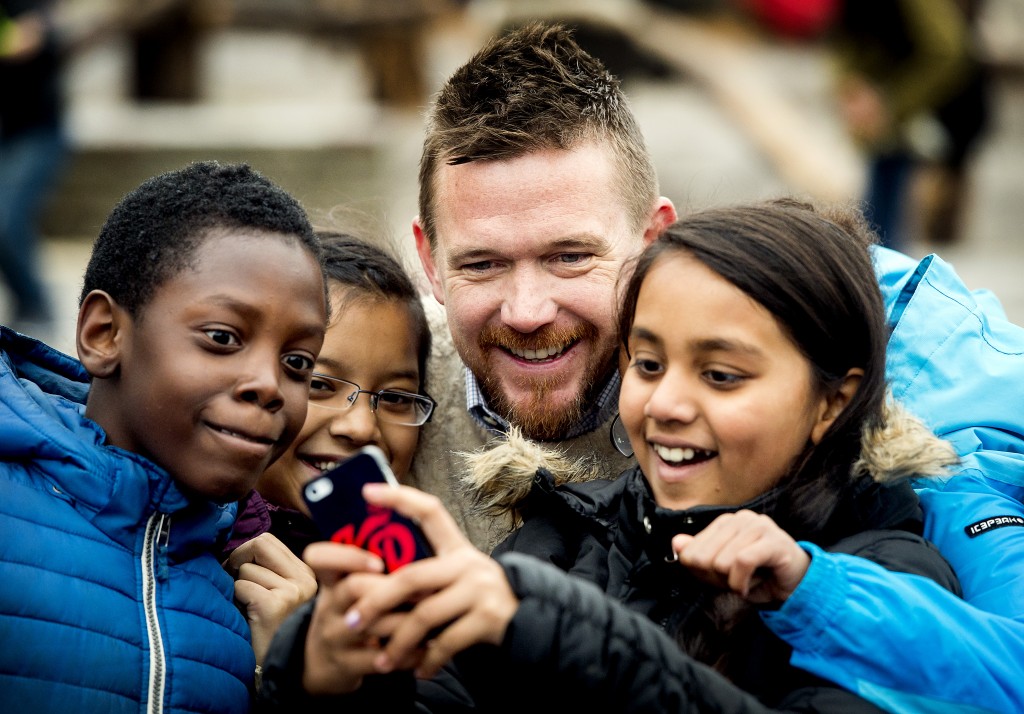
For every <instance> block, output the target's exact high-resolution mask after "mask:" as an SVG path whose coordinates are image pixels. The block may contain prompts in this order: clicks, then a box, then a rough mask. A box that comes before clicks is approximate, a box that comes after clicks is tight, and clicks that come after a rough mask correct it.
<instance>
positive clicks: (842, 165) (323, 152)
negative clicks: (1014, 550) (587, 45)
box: [0, 28, 1024, 354]
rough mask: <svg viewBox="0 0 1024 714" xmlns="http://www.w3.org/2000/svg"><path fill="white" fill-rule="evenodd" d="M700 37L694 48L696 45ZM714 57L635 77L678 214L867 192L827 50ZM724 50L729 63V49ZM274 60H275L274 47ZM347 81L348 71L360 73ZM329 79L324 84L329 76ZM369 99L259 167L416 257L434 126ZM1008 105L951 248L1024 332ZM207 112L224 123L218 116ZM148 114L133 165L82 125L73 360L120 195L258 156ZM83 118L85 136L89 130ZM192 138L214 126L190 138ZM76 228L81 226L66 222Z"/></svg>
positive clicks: (1019, 129)
mask: <svg viewBox="0 0 1024 714" xmlns="http://www.w3.org/2000/svg"><path fill="white" fill-rule="evenodd" d="M446 32H455V33H456V34H454V35H446V34H445V33H446ZM459 33H461V34H459ZM475 37H476V36H475V35H473V36H470V35H467V34H466V33H465V32H463V31H462V30H461V29H458V28H456V29H455V30H452V28H447V29H442V30H440V31H439V32H438V34H437V35H436V37H435V38H434V39H435V47H434V49H433V50H432V54H431V55H430V61H431V62H432V63H433V64H434V65H435V66H436V69H435V70H434V74H435V75H437V76H444V75H446V74H447V72H448V71H450V69H451V67H454V66H455V65H456V64H458V63H459V62H461V61H462V60H463V59H464V58H465V56H467V55H466V53H467V52H468V51H470V49H472V47H473V43H474V42H475ZM691 39H692V38H691ZM268 41H270V40H268ZM696 43H697V40H696V39H694V40H693V42H692V43H689V44H687V45H686V46H687V47H693V46H695V45H696ZM679 46H682V45H679ZM730 47H731V49H730ZM716 48H717V49H716ZM705 49H706V51H702V52H699V53H697V60H696V61H697V62H700V61H705V62H707V65H706V66H704V67H703V69H702V68H700V67H697V68H696V69H695V68H694V67H693V66H691V67H690V71H689V72H688V73H687V74H686V76H685V77H684V78H677V79H654V78H651V77H646V78H645V77H640V76H635V77H627V79H626V81H625V87H626V91H627V93H628V95H629V96H630V98H631V100H632V102H633V105H634V108H635V110H636V112H637V115H638V117H639V119H640V121H641V124H642V126H643V129H644V131H645V133H646V136H647V138H648V141H649V144H650V148H651V150H652V153H653V154H654V156H655V160H656V163H657V166H658V170H659V174H660V177H661V181H662V192H663V193H664V194H665V195H667V196H669V197H671V198H672V199H673V200H674V201H675V202H676V204H677V206H678V207H679V208H680V209H681V210H689V209H692V208H699V207H702V206H706V205H710V204H720V203H727V202H731V201H736V200H745V199H755V198H763V197H768V196H775V195H779V194H782V193H787V192H797V193H801V194H807V193H814V192H818V193H821V194H829V193H831V192H835V191H836V190H843V189H850V187H851V186H856V184H857V181H858V180H859V177H860V175H861V173H860V172H861V171H862V166H861V165H860V163H859V160H858V159H857V157H856V156H855V155H854V154H853V153H851V151H850V149H849V147H848V146H847V145H845V144H844V139H843V138H842V135H841V132H839V130H838V127H837V126H836V125H835V123H834V118H833V117H832V115H831V114H830V108H829V104H828V102H827V98H826V94H825V87H826V85H825V80H824V77H825V75H824V74H823V65H822V64H821V62H820V57H819V56H818V55H817V54H815V53H811V52H808V50H807V49H806V48H804V49H801V48H797V47H785V46H778V45H750V44H741V45H739V46H737V45H731V46H726V45H716V46H714V47H711V46H709V47H707V48H705ZM722 49H724V50H725V51H726V54H716V52H717V51H718V50H722ZM730 52H731V54H730ZM262 54H268V53H267V51H266V48H264V49H263V50H262ZM693 54H694V53H693V52H690V56H684V55H686V53H677V54H676V55H675V56H673V55H672V53H671V52H669V53H665V57H664V59H666V60H667V61H669V62H676V63H677V64H678V66H679V67H683V68H685V66H686V64H687V63H689V62H693V61H694V57H693ZM269 55H270V56H273V52H271V53H269ZM701 57H703V58H704V60H701V59H700V58H701ZM341 61H342V62H347V61H350V60H349V59H345V58H342V60H341ZM730 63H732V64H730ZM609 64H611V63H609ZM727 65H728V66H729V67H730V69H729V70H728V71H726V66H727ZM346 72H348V74H349V75H351V68H349V69H346ZM701 72H705V74H703V75H702V74H701ZM707 73H710V74H707ZM317 80H318V81H320V82H323V76H318V77H317ZM359 92H360V90H359V89H358V88H356V89H352V90H350V97H349V99H350V101H351V107H350V108H348V109H345V107H341V109H340V111H338V110H339V107H338V106H334V105H332V110H335V111H338V114H337V115H332V120H331V122H326V123H325V122H322V121H318V122H311V123H309V124H305V125H302V126H308V127H314V128H319V129H322V128H323V127H324V126H326V125H327V124H329V125H330V126H331V127H332V131H335V132H336V133H339V134H344V136H342V137H339V136H333V137H331V139H330V141H329V142H327V143H329V147H328V148H326V149H318V148H317V147H316V146H312V147H310V146H306V145H299V146H296V145H295V142H294V141H292V142H290V144H288V145H285V144H286V143H287V142H280V144H281V145H279V146H276V147H275V146H268V144H273V139H270V140H269V141H266V140H264V141H263V143H262V145H261V146H259V147H256V146H255V145H254V146H253V148H252V150H251V153H252V155H253V156H256V157H258V160H257V161H254V163H255V164H256V165H257V167H258V168H263V167H264V166H265V167H267V168H266V169H264V170H265V172H266V173H268V174H269V175H271V177H272V178H275V179H277V180H279V181H280V182H281V183H282V184H284V185H285V186H286V188H289V190H292V191H293V192H294V193H296V194H297V195H299V196H300V197H301V198H302V199H303V202H304V203H305V205H307V207H310V208H311V209H313V210H316V211H320V210H327V209H330V208H331V207H332V206H333V205H335V204H342V203H354V204H356V205H358V206H359V207H361V208H363V209H366V210H368V211H370V212H371V213H374V214H376V215H378V216H379V218H380V219H381V220H383V221H385V222H386V223H387V225H388V227H389V229H390V231H391V232H392V233H393V234H394V237H395V238H396V239H397V240H398V241H399V242H400V244H402V245H403V246H406V247H408V248H411V244H412V239H411V234H410V231H409V222H410V220H411V218H412V216H413V215H414V214H415V212H416V204H415V196H416V186H415V177H416V166H417V162H418V158H419V141H420V136H421V129H422V124H421V117H420V116H419V115H418V113H415V112H412V113H410V112H408V111H405V112H390V111H387V110H384V109H382V108H380V107H371V106H367V104H366V101H365V98H364V97H362V96H360V94H359ZM995 99H996V116H995V117H994V124H993V130H992V132H991V133H990V134H989V136H988V137H987V138H986V140H985V143H984V145H983V146H982V148H981V150H980V152H979V154H978V156H977V157H976V160H975V162H974V164H973V194H972V200H971V204H970V211H969V215H968V220H967V230H966V232H965V237H964V239H963V240H962V241H961V242H960V243H958V244H956V245H953V246H949V247H945V248H943V249H942V250H941V251H940V254H941V255H942V256H943V257H945V258H946V259H947V260H950V261H951V262H952V263H953V264H954V265H955V266H956V268H957V270H958V271H959V272H960V274H961V275H962V277H963V278H964V279H965V281H966V282H967V283H968V285H969V286H971V287H974V288H978V287H987V288H990V289H993V290H994V291H995V293H996V294H997V295H998V296H999V297H1000V298H1001V300H1002V301H1003V303H1004V305H1005V307H1006V309H1007V312H1008V314H1009V315H1010V317H1011V319H1013V320H1014V321H1015V322H1018V323H1021V324H1024V280H1021V277H1020V276H1021V273H1022V272H1024V238H1022V236H1021V235H1020V232H1021V226H1024V82H1021V81H1020V80H1012V81H1011V80H1006V81H1003V82H1001V83H999V85H998V86H997V96H996V98H995ZM252 114H253V113H250V116H252ZM82 116H86V118H88V116H91V115H88V113H85V114H83V115H81V116H79V119H78V120H79V121H80V122H85V120H84V119H82ZM204 116H206V117H209V118H210V121H219V118H217V116H215V115H211V114H206V115H204ZM144 119H145V121H142V118H140V117H139V116H135V115H133V116H132V118H131V120H130V121H127V122H126V123H125V127H130V126H136V127H138V126H142V125H143V124H145V125H146V126H148V127H149V130H150V132H151V136H152V137H154V138H153V139H152V146H153V149H152V150H147V149H146V146H145V144H141V145H137V146H134V147H133V148H132V149H131V153H130V157H129V155H128V154H127V153H125V154H123V155H120V158H117V151H121V150H123V149H124V147H123V146H122V147H121V148H118V147H114V148H113V149H112V148H111V146H112V145H113V144H115V143H116V142H115V141H114V140H113V139H112V138H111V137H110V132H108V135H106V136H104V135H102V133H97V132H93V133H91V134H90V133H89V131H87V130H83V131H82V133H81V134H80V136H81V137H82V138H83V140H82V142H81V146H80V152H81V153H80V156H79V157H78V159H77V160H76V164H75V167H74V170H73V171H72V175H71V176H70V177H69V178H68V180H67V182H66V184H65V187H64V188H63V189H62V191H63V192H64V193H63V195H62V196H61V197H60V198H61V203H62V205H63V206H64V207H65V208H67V206H68V205H73V204H74V203H75V201H80V202H81V203H82V211H83V212H82V213H80V214H76V215H77V216H78V217H77V218H73V219H68V218H64V219H62V220H63V221H64V223H63V224H61V223H60V222H56V226H57V227H53V226H54V223H55V221H53V220H51V221H50V225H51V229H50V231H49V234H48V235H47V237H46V241H45V245H44V249H45V264H46V279H47V282H48V286H49V288H50V291H51V294H52V295H53V297H54V300H55V301H56V302H57V304H58V306H59V311H60V319H59V323H58V325H57V326H56V334H54V335H53V336H52V341H53V342H54V343H55V344H56V345H58V346H59V347H61V348H62V349H64V350H65V351H68V352H69V353H72V354H73V353H74V345H73V335H74V323H75V312H76V300H77V294H78V290H79V287H80V285H81V273H82V270H83V269H84V266H85V263H86V261H87V259H88V252H89V246H90V242H91V240H92V238H93V237H94V236H95V232H96V230H97V229H98V222H99V221H101V220H102V216H104V215H105V214H106V212H107V211H108V210H109V208H110V207H111V206H112V205H113V202H114V201H116V200H117V198H118V197H119V195H120V193H121V192H123V191H125V190H128V189H129V188H131V187H132V186H134V185H135V184H137V183H138V181H139V180H141V178H143V177H144V176H146V175H150V174H151V173H154V172H156V171H159V170H163V169H164V168H171V167H174V166H177V165H180V163H181V162H182V161H183V160H185V159H186V158H192V157H199V156H225V155H226V156H228V158H237V157H239V156H245V154H246V149H245V147H244V146H241V147H240V146H231V147H229V148H228V149H225V148H224V147H223V146H221V147H219V148H218V147H217V146H214V145H200V144H201V142H196V144H197V145H196V146H192V147H184V148H183V147H182V146H181V145H180V143H179V145H177V146H175V147H172V148H171V149H169V148H168V142H167V140H166V139H167V136H168V135H174V134H175V132H177V133H176V135H178V136H187V135H188V132H187V131H186V133H185V134H182V131H181V129H182V126H184V127H185V129H186V130H188V129H189V127H190V125H189V121H190V120H189V119H188V117H187V116H186V117H183V116H182V115H181V113H180V112H178V111H176V110H174V111H170V112H167V113H165V116H164V118H161V113H160V110H158V109H156V110H147V112H146V116H145V117H144ZM193 120H194V119H193ZM289 121H290V120H289V119H288V118H287V117H285V121H283V122H282V123H283V124H284V125H285V126H288V125H289ZM345 121H347V122H348V124H345V123H344V122H345ZM99 123H100V124H103V122H99ZM106 124H107V125H111V122H110V121H107V122H106ZM85 125H86V129H88V125H87V122H85ZM113 126H117V125H116V123H115V124H113ZM191 126H192V127H195V126H196V124H194V123H193V124H192V125H191ZM161 127H166V128H165V129H161ZM319 129H317V130H319ZM312 130H314V129H312V128H311V129H310V131H312ZM116 131H118V132H121V134H122V135H123V133H124V131H126V129H124V128H121V127H120V126H117V129H116ZM193 133H197V134H198V133H201V132H198V131H197V130H196V129H193ZM293 133H294V132H293ZM123 138H124V137H123V136H121V139H123ZM104 142H106V145H105V143H104ZM157 144H159V146H157ZM160 152H163V153H160ZM104 155H112V156H113V158H111V156H108V157H107V158H108V159H109V160H108V161H107V162H106V163H103V162H102V161H101V158H102V157H103V156H104ZM126 157H127V158H126ZM815 172H818V173H815ZM100 187H103V190H104V191H105V193H103V194H102V195H99V196H94V195H92V194H89V193H88V192H89V190H90V189H91V190H93V191H98V190H99V188H100ZM69 222H70V223H74V224H76V225H78V228H77V229H75V228H73V227H69V225H68V223H69ZM930 250H931V249H930V247H929V246H927V245H924V244H921V243H919V242H915V243H913V244H912V245H911V246H910V248H909V252H911V253H913V254H915V255H923V254H925V253H927V252H930ZM409 256H410V257H411V253H409ZM5 300H6V295H5V294H4V292H3V290H2V286H0V320H3V319H4V318H5V317H6V314H7V312H6V304H5Z"/></svg>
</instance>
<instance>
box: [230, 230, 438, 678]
mask: <svg viewBox="0 0 1024 714" xmlns="http://www.w3.org/2000/svg"><path fill="white" fill-rule="evenodd" d="M317 233H318V236H319V237H320V240H321V244H322V246H323V251H324V273H325V275H326V277H327V285H328V291H329V293H330V298H331V318H330V324H329V325H328V328H327V334H326V336H325V337H324V344H323V348H322V349H321V351H320V355H319V357H318V358H317V360H316V365H315V367H314V374H313V378H312V380H311V382H310V388H309V409H308V410H307V412H306V420H305V422H304V424H303V427H302V431H300V432H299V435H298V437H296V439H295V441H293V442H292V445H291V446H290V447H289V448H288V450H287V451H286V452H285V453H284V454H283V455H282V456H281V457H280V458H279V459H278V460H277V461H275V462H274V463H273V464H271V466H270V467H269V468H268V469H267V470H266V471H265V472H264V473H263V475H262V476H261V477H260V478H259V481H258V482H257V484H256V489H255V491H253V492H252V493H251V494H250V495H249V497H248V498H247V499H246V500H245V501H243V502H242V503H241V504H240V507H239V516H238V520H237V522H236V524H235V529H234V531H233V536H232V540H231V541H230V542H229V543H228V546H227V548H226V549H225V555H228V556H229V557H228V559H227V562H226V563H225V566H226V567H227V568H228V570H229V572H231V573H232V574H234V575H235V578H236V583H235V598H236V599H237V600H238V601H239V602H240V603H241V604H242V605H243V606H247V604H248V603H256V602H263V603H264V606H263V607H264V608H266V603H267V602H268V600H267V599H266V598H265V592H264V591H266V590H270V591H271V592H273V593H277V594H278V595H279V597H277V598H271V599H269V602H273V603H275V604H276V607H275V608H274V609H273V611H266V610H264V612H260V613H252V612H250V613H249V615H250V617H251V619H250V621H251V622H256V623H259V624H258V625H254V627H253V633H252V635H253V648H254V649H255V650H256V657H257V662H260V661H262V655H263V652H264V651H265V650H266V646H267V644H268V643H269V640H270V637H271V636H272V635H273V632H274V630H275V629H276V627H277V625H278V623H280V622H281V620H283V619H284V617H285V616H286V615H287V614H288V613H289V612H290V611H291V610H292V609H294V608H295V607H296V606H298V605H299V604H301V603H302V602H305V601H306V600H308V599H309V598H311V597H313V595H314V594H315V593H316V587H317V586H316V580H315V578H314V577H313V574H312V571H311V570H310V569H309V568H308V566H306V565H305V564H304V563H303V562H302V561H301V560H300V558H301V556H302V551H303V549H305V547H306V546H307V545H309V544H310V543H312V542H313V541H315V540H319V539H320V536H319V533H318V531H317V529H316V527H315V526H314V524H313V522H312V520H311V519H310V517H309V510H308V509H307V507H306V504H305V502H304V501H303V499H302V487H303V486H304V485H305V484H306V483H307V482H308V481H311V480H312V479H313V478H315V477H317V476H319V475H320V474H321V473H323V472H324V471H327V470H328V469H331V468H333V467H334V466H336V465H337V464H338V463H339V462H340V461H342V460H344V459H345V458H346V457H348V456H351V455H352V454H353V453H355V451H356V450H357V449H359V448H361V447H363V446H367V445H370V444H372V445H374V446H377V447H379V448H380V449H381V450H382V451H383V452H384V454H385V456H386V457H387V459H388V462H389V463H390V465H391V469H392V471H394V473H395V476H397V477H398V479H399V480H400V481H404V480H405V479H406V476H407V475H408V473H409V468H410V466H411V464H412V459H413V454H414V453H415V451H416V445H417V442H418V440H419V433H420V426H422V425H423V424H425V423H426V422H427V421H428V420H429V419H430V416H431V414H432V412H433V407H434V400H433V399H431V398H430V397H429V396H427V394H426V392H425V391H424V380H425V376H426V363H427V357H428V356H429V354H430V330H429V328H428V325H427V320H426V316H425V315H424V312H423V306H422V304H421V303H420V299H419V294H418V292H417V290H416V288H415V286H414V284H413V282H412V280H411V279H410V278H409V275H408V273H406V271H405V270H404V269H403V268H402V266H401V264H400V263H399V262H398V261H397V260H396V259H395V258H394V257H392V256H391V255H389V254H388V253H387V252H385V251H384V250H383V249H382V248H380V247H378V246H376V245H371V244H370V243H367V242H364V241H362V240H359V239H358V238H354V237H352V236H351V235H348V234H346V233H341V232H336V231H329V230H320V231H318V232H317ZM251 592H256V593H257V594H259V595H261V596H264V597H262V598H257V597H251V596H250V595H249V593H251Z"/></svg>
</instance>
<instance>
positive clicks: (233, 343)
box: [203, 329, 242, 347]
mask: <svg viewBox="0 0 1024 714" xmlns="http://www.w3.org/2000/svg"><path fill="white" fill-rule="evenodd" d="M203 332H204V333H205V334H206V336H207V337H209V338H210V339H211V340H212V341H213V342H216V343H217V344H218V345H223V346H225V347H237V346H238V345H240V344H242V341H241V340H239V339H238V336H237V335H235V334H234V333H233V332H229V331H228V330H214V329H211V330H204V331H203Z"/></svg>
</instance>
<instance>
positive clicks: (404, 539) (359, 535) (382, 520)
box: [331, 506, 416, 573]
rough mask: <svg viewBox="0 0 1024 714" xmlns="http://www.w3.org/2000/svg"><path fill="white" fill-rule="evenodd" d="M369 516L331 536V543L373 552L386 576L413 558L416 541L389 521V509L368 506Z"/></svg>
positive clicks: (403, 526) (406, 528)
mask: <svg viewBox="0 0 1024 714" xmlns="http://www.w3.org/2000/svg"><path fill="white" fill-rule="evenodd" d="M367 510H368V513H369V515H368V516H367V518H366V520H364V521H363V522H362V523H360V524H359V530H358V531H356V527H355V525H354V524H352V523H349V524H347V525H344V526H342V527H341V528H339V529H338V530H336V531H335V532H334V535H332V536H331V541H333V542H334V543H345V544H347V545H356V546H359V547H360V548H363V549H364V550H368V551H370V552H371V553H376V554H377V555H379V556H380V558H381V559H382V560H383V561H384V566H385V567H386V568H387V571H388V572H389V573H390V572H392V571H395V570H397V569H398V568H401V567H402V566H403V565H407V564H408V563H411V562H412V561H414V560H415V559H416V538H415V536H414V535H413V532H412V531H411V530H410V529H409V526H407V525H406V524H405V523H403V522H401V521H393V520H391V517H392V516H393V515H394V512H393V511H392V510H391V509H389V508H380V507H379V506H369V507H368V508H367Z"/></svg>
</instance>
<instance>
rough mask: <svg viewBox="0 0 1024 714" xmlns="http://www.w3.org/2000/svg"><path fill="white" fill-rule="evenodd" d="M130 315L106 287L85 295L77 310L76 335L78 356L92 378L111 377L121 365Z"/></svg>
mask: <svg viewBox="0 0 1024 714" xmlns="http://www.w3.org/2000/svg"><path fill="white" fill-rule="evenodd" d="M130 320H131V318H130V317H129V315H128V313H127V312H126V311H125V310H124V309H122V308H121V306H120V305H118V304H117V301H116V300H114V298H112V297H111V296H110V294H109V293H106V292H104V291H103V290H93V291H92V292H91V293H89V294H88V295H86V296H85V300H83V301H82V306H81V307H80V308H79V309H78V327H77V332H76V335H75V341H76V345H77V347H78V359H79V360H81V362H82V365H83V366H84V367H85V369H86V371H87V372H89V374H90V375H92V376H93V377H100V378H106V377H111V376H113V375H114V373H115V372H117V369H118V367H119V366H120V364H121V349H122V345H123V342H124V337H125V330H126V329H127V328H128V323H129V322H130Z"/></svg>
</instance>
